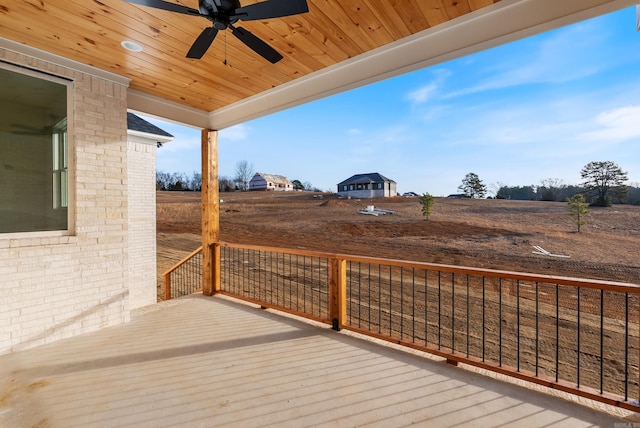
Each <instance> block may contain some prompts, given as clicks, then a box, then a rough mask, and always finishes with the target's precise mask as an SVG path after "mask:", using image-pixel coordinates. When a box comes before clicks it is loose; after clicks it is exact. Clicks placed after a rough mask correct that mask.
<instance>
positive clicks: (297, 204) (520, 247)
mask: <svg viewBox="0 0 640 428" xmlns="http://www.w3.org/2000/svg"><path fill="white" fill-rule="evenodd" d="M221 197H222V199H223V202H222V203H221V210H220V211H221V212H220V229H221V239H222V240H223V241H227V242H235V243H245V244H258V245H266V246H274V247H283V248H301V249H309V250H320V251H327V252H333V253H343V254H354V255H366V256H375V257H384V258H392V259H404V260H413V261H424V262H434V263H443V264H453V265H463V266H470V267H484V268H493V269H501V270H511V271H520V272H531V273H540V274H552V275H560V276H570V277H580V278H596V279H604V280H613V281H621V282H630V283H634V284H640V263H638V249H639V248H640V207H634V206H615V207H612V208H593V209H591V210H590V213H589V214H588V216H587V225H586V226H584V227H583V231H582V232H581V233H577V232H575V229H576V226H575V225H574V224H573V223H572V222H571V220H570V219H569V217H568V216H567V215H566V210H567V204H566V203H553V202H528V201H506V200H469V199H436V201H435V205H434V214H433V216H431V218H430V219H429V220H426V219H425V218H424V217H423V216H422V213H421V206H420V205H419V203H418V200H417V198H403V197H398V198H391V199H376V200H353V199H351V200H344V199H338V198H336V197H335V196H327V195H323V196H322V197H320V196H319V195H314V194H309V193H294V194H282V193H230V194H222V195H221ZM199 198H200V195H199V194H195V193H172V192H161V193H158V198H157V201H158V270H159V273H160V272H163V271H164V270H166V269H168V268H169V267H170V266H172V265H173V264H175V263H176V262H177V261H179V260H180V259H181V258H182V257H184V256H185V255H187V254H189V253H190V252H191V251H193V250H194V249H196V248H197V247H198V246H199V245H200V235H199V231H200V209H201V208H200V199H199ZM367 205H375V206H376V208H381V209H385V210H393V211H394V212H395V213H394V214H393V215H384V216H378V217H375V216H369V215H363V214H359V213H358V210H360V209H362V208H364V207H366V206H367ZM534 245H536V246H541V247H542V248H544V249H545V250H547V251H549V252H551V253H554V254H561V255H566V256H569V257H568V258H558V257H551V256H544V255H538V254H534V253H533V251H534V247H533V246H534ZM445 282H446V280H445ZM374 283H375V281H374ZM418 288H420V287H418ZM430 288H431V287H430ZM459 288H460V289H463V288H464V287H462V286H460V287H459ZM161 289H162V282H161V281H159V298H161V296H162V294H161V292H160V290H161ZM425 289H426V288H425ZM374 291H375V290H374ZM472 291H474V290H472ZM525 291H526V290H525ZM435 292H438V293H440V289H439V287H438V288H437V289H433V290H430V291H429V293H435ZM477 292H478V291H477V290H475V291H474V293H476V294H477ZM555 292H556V291H554V290H553V289H549V290H542V291H541V292H540V296H541V297H540V298H541V305H542V307H546V305H552V303H553V302H551V300H550V301H549V302H547V298H549V299H551V298H553V299H555V298H556V297H555V294H554V293H555ZM389 293H390V292H389ZM425 293H426V291H425ZM283 294H284V293H283ZM375 294H376V293H375V292H374V295H375ZM445 294H446V293H445ZM525 294H526V293H525ZM596 294H597V293H596ZM596 294H594V293H591V292H590V291H589V290H587V291H584V292H583V296H582V298H581V304H582V312H581V322H582V327H581V328H580V331H581V332H582V338H581V351H580V355H581V358H582V360H581V364H580V370H581V372H580V375H581V376H582V385H588V386H591V387H594V388H596V387H597V386H598V380H599V373H600V372H599V368H598V367H599V361H600V359H599V355H601V354H600V350H599V349H600V348H599V346H601V344H600V342H599V341H598V337H600V336H599V335H600V330H599V328H600V327H599V321H600V318H599V314H600V310H601V309H600V308H599V307H595V306H594V307H592V305H591V304H592V303H593V302H595V303H594V304H599V302H600V300H599V297H598V295H596ZM389 295H390V294H389ZM505 296H506V297H504V299H506V300H508V299H509V296H511V297H513V295H510V294H509V293H507V294H506V295H505ZM545 296H546V297H545ZM494 297H495V296H494ZM403 298H404V301H405V303H406V302H411V301H412V299H414V298H415V296H414V295H413V292H411V293H409V294H408V295H406V296H403ZM461 298H466V295H464V293H463V296H461ZM443 299H444V301H449V299H450V297H447V296H444V297H443ZM472 299H475V300H474V301H473V302H471V304H470V303H466V304H462V305H461V304H458V306H457V307H456V311H462V312H460V313H458V314H457V315H456V319H458V320H464V319H465V318H466V315H467V314H468V315H469V317H470V319H471V325H472V326H476V325H483V324H482V320H483V319H484V315H482V317H481V316H480V315H479V314H478V313H477V307H478V302H477V299H478V296H472ZM553 299H552V300H553ZM558 299H559V301H560V307H561V308H562V314H563V316H562V323H563V324H562V344H561V347H560V355H559V364H560V370H561V372H562V374H563V376H564V377H565V379H566V380H569V381H572V382H575V381H576V379H575V374H574V372H575V364H576V362H575V359H576V356H575V352H574V350H575V349H576V346H577V345H576V343H575V342H576V341H577V338H576V337H575V331H577V327H576V319H575V316H576V315H575V314H576V312H575V302H576V300H577V296H576V295H575V293H573V292H569V290H563V291H562V296H559V297H558ZM356 300H357V301H360V300H358V299H356ZM368 300H370V298H366V296H365V298H364V300H362V301H368ZM396 300H398V298H397V296H396V298H395V300H394V305H397V304H398V302H397V301H396ZM506 300H505V301H506ZM401 301H402V298H401ZM427 301H428V302H430V304H431V305H433V304H434V302H436V301H437V302H440V295H439V294H438V295H437V296H435V295H432V296H431V297H430V298H429V299H427V298H426V297H425V298H424V300H423V301H420V302H418V303H417V304H416V307H417V308H418V312H419V313H422V309H424V314H425V317H426V316H427V313H433V314H438V320H437V322H436V321H434V320H430V321H428V323H425V320H426V319H427V318H425V319H423V320H422V321H420V320H419V321H418V325H417V331H424V334H425V336H424V338H425V339H424V340H425V341H426V335H427V330H430V331H431V334H432V337H433V336H434V335H435V334H436V333H434V331H436V332H437V334H438V335H439V334H440V333H442V331H441V330H440V329H439V328H437V327H436V326H439V325H443V326H445V327H446V326H448V325H450V321H448V320H450V319H452V318H448V317H449V316H450V315H451V314H449V313H448V312H447V310H448V309H446V308H445V310H444V312H443V313H442V314H441V313H440V308H439V307H437V308H431V310H430V311H426V309H425V306H424V305H426V303H425V302H427ZM519 302H520V303H521V305H522V307H521V308H520V311H521V313H520V316H519V317H518V318H517V319H518V321H517V323H516V317H517V315H515V312H513V310H514V308H515V306H514V305H513V304H512V305H511V310H509V305H507V306H505V307H504V308H503V309H504V310H503V312H501V314H500V315H499V316H498V314H497V313H491V312H490V311H491V310H493V311H494V312H495V311H496V310H497V309H496V308H497V307H498V306H497V303H496V302H493V303H488V304H487V305H484V303H483V304H482V307H483V308H485V306H486V308H487V310H488V311H489V312H488V315H487V320H488V321H487V322H486V324H484V327H483V328H484V332H485V333H486V335H487V337H488V339H487V340H488V343H491V345H489V346H488V348H487V349H486V352H487V356H488V358H493V359H494V361H495V359H496V358H498V356H497V355H498V354H497V352H498V351H496V349H501V350H502V351H501V352H502V354H500V358H501V360H502V361H503V363H505V364H507V365H509V364H511V365H513V366H515V364H516V361H517V359H516V356H515V354H514V352H515V351H514V350H515V349H517V348H516V345H514V344H513V343H511V344H510V343H507V342H508V340H509V338H513V337H516V336H517V337H518V338H519V339H520V340H521V341H522V342H523V344H524V343H525V342H526V341H527V340H529V341H530V342H531V341H532V340H533V339H532V338H531V337H529V338H527V337H526V334H525V333H520V334H517V333H516V332H515V331H514V330H513V329H514V328H515V326H520V325H522V329H523V331H528V332H529V333H531V332H533V331H535V329H534V328H533V327H532V326H533V325H534V324H532V323H537V322H538V318H537V316H534V315H532V314H538V315H539V316H540V324H541V325H542V326H543V327H541V330H540V335H541V336H540V337H541V340H540V344H539V345H540V349H539V352H540V370H541V371H542V373H547V374H548V375H549V376H553V374H554V373H555V368H554V364H555V358H556V357H555V355H556V354H555V352H556V348H555V345H554V343H555V334H557V333H556V332H555V330H554V329H553V325H554V322H555V321H554V315H553V314H552V312H553V311H552V310H551V309H549V310H548V311H551V312H549V314H551V316H548V315H549V314H547V313H546V312H545V311H547V310H546V309H541V311H540V312H538V311H537V310H532V309H531V308H529V311H528V312H527V310H526V308H525V306H526V305H533V304H534V301H533V300H530V299H528V298H527V297H526V296H525V297H524V298H522V299H521V300H519ZM607 302H608V305H607V311H606V315H607V321H606V322H607V332H606V338H607V344H606V345H607V346H606V352H605V353H604V357H605V358H604V359H605V361H606V362H605V367H604V370H603V371H604V378H605V383H606V384H607V385H608V386H609V387H610V388H612V389H611V390H612V392H615V393H618V394H623V393H624V390H623V389H622V386H623V385H624V383H623V382H621V381H620V378H621V376H623V375H622V374H621V373H624V369H621V368H620V367H619V363H620V361H623V360H621V358H622V357H621V355H624V349H625V347H626V343H625V339H624V337H625V335H624V334H623V333H624V332H621V331H620V327H619V323H620V321H619V320H623V319H624V312H619V310H621V308H623V307H624V304H623V303H620V302H617V301H616V300H615V299H614V298H613V297H612V296H607ZM389 305H390V303H388V301H385V302H381V303H379V306H380V307H383V306H384V307H385V308H387V307H389ZM420 305H423V306H420ZM465 305H470V306H469V307H467V306H465ZM374 306H375V305H374ZM409 306H411V304H410V303H409ZM550 307H551V308H552V309H553V305H552V306H550ZM631 307H632V308H637V301H636V300H635V298H633V299H632V302H631ZM420 308H422V309H420ZM374 309H375V308H374ZM351 310H353V308H351ZM469 310H470V312H469ZM355 311H356V312H355V313H354V314H353V316H355V317H356V319H357V320H358V324H359V323H360V321H362V322H363V324H364V325H366V324H367V323H368V322H369V321H370V318H371V317H373V318H374V319H373V323H374V325H377V324H376V323H377V322H378V321H380V322H383V321H384V320H383V319H382V318H381V319H380V320H376V319H375V316H376V315H375V314H376V312H375V310H374V311H373V315H372V314H369V313H368V312H367V311H368V308H364V309H362V308H360V307H357V308H356V309H355ZM465 311H466V312H465ZM532 311H533V312H532ZM545 314H546V315H545ZM378 316H380V315H378ZM385 316H387V318H388V317H390V316H391V315H390V314H386V315H385ZM394 316H395V315H394ZM440 317H442V318H443V319H444V321H442V324H441V323H440ZM545 317H547V318H548V319H547V318H545ZM621 317H622V318H621ZM383 318H384V317H383ZM496 319H501V320H502V322H495V320H496ZM631 319H637V313H635V312H634V313H633V314H632V318H631ZM406 322H407V320H405V319H404V318H403V317H400V318H397V317H396V318H394V321H393V325H394V326H396V328H397V326H399V325H404V324H405V323H406ZM387 323H388V325H389V328H390V325H391V321H390V318H389V319H388V320H387ZM420 323H422V324H420ZM527 323H528V324H527ZM385 325H386V324H385ZM427 325H428V326H427ZM415 328H416V326H415V325H406V331H413V329H415ZM434 328H436V330H433V329H434ZM467 328H468V327H465V326H462V327H460V326H458V325H457V324H456V334H457V337H464V335H465V334H466V332H467V330H466V329H467ZM503 329H504V330H505V333H504V334H503V333H502V330H503ZM509 329H511V330H509ZM458 330H459V331H458ZM443 331H444V333H442V334H443V341H444V343H449V342H448V341H449V340H450V337H451V336H447V334H448V333H447V332H446V328H445V329H444V330H443ZM498 332H501V333H500V336H498ZM394 334H396V335H398V334H399V335H400V336H399V337H401V336H402V333H401V332H400V333H398V332H395V333H394ZM479 334H480V333H478V334H476V335H475V336H474V335H473V334H472V335H471V338H470V339H469V341H470V342H469V344H470V346H471V352H472V354H474V355H481V354H483V353H484V352H485V349H484V348H478V346H479V345H478V343H476V342H478V340H479V339H478V338H479V337H480V336H479ZM634 334H635V333H634ZM503 335H504V337H505V339H504V340H505V342H504V343H503V342H502V338H503ZM476 336H477V337H476ZM632 336H633V334H632ZM497 337H499V339H498V338H497ZM418 339H420V337H419V336H418ZM498 342H500V343H502V348H500V347H498V346H497V345H496V344H497V343H498ZM637 344H638V341H637V334H636V335H635V336H633V340H631V344H630V355H631V356H632V361H637V355H638V354H637V352H638V351H637ZM465 345H466V343H463V344H462V346H463V347H464V346H465ZM529 345H530V346H529V348H530V349H533V348H532V346H533V345H531V343H529ZM527 352H530V350H529V351H527ZM520 356H521V357H522V358H523V361H525V360H526V357H527V355H526V354H525V353H524V352H523V353H522V354H520ZM528 357H529V363H530V362H531V360H532V359H533V357H532V356H531V355H528ZM526 364H527V363H525V362H523V368H524V369H527V366H526ZM528 369H529V370H535V367H534V368H531V367H529V368H528ZM629 369H630V370H631V376H632V377H631V379H637V366H635V365H633V364H631V365H630V366H629ZM622 379H624V378H623V377H622ZM631 388H632V390H633V391H634V394H635V391H637V388H638V386H637V383H635V381H633V382H631Z"/></svg>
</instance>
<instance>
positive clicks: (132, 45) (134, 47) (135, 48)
mask: <svg viewBox="0 0 640 428" xmlns="http://www.w3.org/2000/svg"><path fill="white" fill-rule="evenodd" d="M120 44H121V45H122V47H123V48H125V49H126V50H128V51H131V52H142V46H140V45H139V44H137V43H136V42H132V41H131V40H124V41H123V42H121V43H120Z"/></svg>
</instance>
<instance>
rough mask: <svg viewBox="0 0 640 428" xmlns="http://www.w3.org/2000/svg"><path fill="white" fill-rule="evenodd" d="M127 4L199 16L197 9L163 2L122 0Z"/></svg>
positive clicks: (157, 0)
mask: <svg viewBox="0 0 640 428" xmlns="http://www.w3.org/2000/svg"><path fill="white" fill-rule="evenodd" d="M124 1H126V2H127V3H134V4H139V5H141V6H148V7H153V8H156V9H162V10H168V11H170V12H178V13H184V14H185V15H195V16H201V15H200V12H199V11H198V10H197V9H192V8H190V7H186V6H182V5H181V4H175V3H169V2H168V1H163V0H124Z"/></svg>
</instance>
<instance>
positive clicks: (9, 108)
mask: <svg viewBox="0 0 640 428" xmlns="http://www.w3.org/2000/svg"><path fill="white" fill-rule="evenodd" d="M70 92H71V84H70V82H68V81H65V80H63V79H58V78H55V77H51V76H48V75H45V74H40V73H37V72H34V71H30V70H23V69H19V68H16V67H12V66H8V65H4V64H1V63H0V200H1V201H2V202H1V203H0V234H4V233H18V232H50V231H67V230H68V229H69V224H70V221H69V219H70V213H69V134H68V131H67V118H68V116H69V114H68V110H69V104H70V103H68V102H67V99H68V98H69V94H70Z"/></svg>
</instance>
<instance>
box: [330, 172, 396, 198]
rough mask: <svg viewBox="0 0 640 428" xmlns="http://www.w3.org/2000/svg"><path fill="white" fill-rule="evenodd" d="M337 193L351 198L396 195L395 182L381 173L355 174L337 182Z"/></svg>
mask: <svg viewBox="0 0 640 428" xmlns="http://www.w3.org/2000/svg"><path fill="white" fill-rule="evenodd" d="M338 195H339V196H350V197H353V198H387V197H391V196H396V195H397V192H396V182H395V181H393V180H390V179H388V178H387V177H385V176H384V175H382V174H378V173H377V172H373V173H370V174H356V175H354V176H352V177H350V178H347V179H346V180H344V181H343V182H341V183H338Z"/></svg>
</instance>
